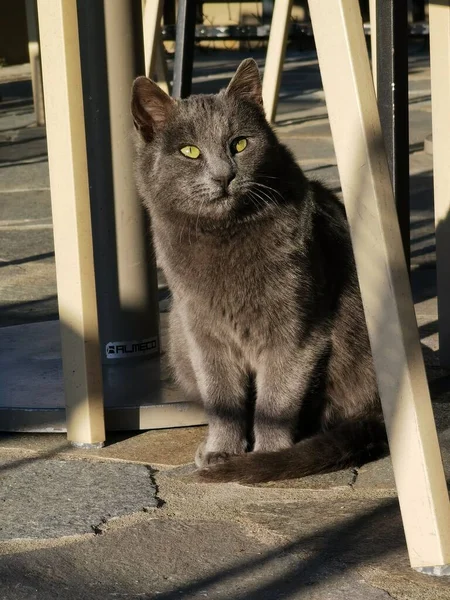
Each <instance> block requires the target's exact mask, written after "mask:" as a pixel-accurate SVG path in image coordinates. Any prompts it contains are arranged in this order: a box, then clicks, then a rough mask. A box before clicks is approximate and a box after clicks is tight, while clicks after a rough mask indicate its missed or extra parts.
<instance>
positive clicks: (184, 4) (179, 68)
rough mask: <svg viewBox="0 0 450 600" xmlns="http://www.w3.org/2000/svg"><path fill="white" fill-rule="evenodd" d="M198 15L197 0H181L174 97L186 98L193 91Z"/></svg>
mask: <svg viewBox="0 0 450 600" xmlns="http://www.w3.org/2000/svg"><path fill="white" fill-rule="evenodd" d="M196 15H197V3H196V1H195V0H179V2H178V15H177V34H176V46H175V63H174V67H173V88H172V96H173V97H174V98H186V97H187V96H189V95H190V93H191V89H192V70H193V66H194V43H195V21H196Z"/></svg>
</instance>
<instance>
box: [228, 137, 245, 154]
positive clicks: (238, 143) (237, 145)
mask: <svg viewBox="0 0 450 600" xmlns="http://www.w3.org/2000/svg"><path fill="white" fill-rule="evenodd" d="M246 148H247V139H246V138H237V139H236V140H234V141H233V142H232V144H231V149H232V151H233V152H235V153H236V154H237V153H238V152H242V151H243V150H245V149H246Z"/></svg>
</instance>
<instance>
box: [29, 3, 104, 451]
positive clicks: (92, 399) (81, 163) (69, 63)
mask: <svg viewBox="0 0 450 600" xmlns="http://www.w3.org/2000/svg"><path fill="white" fill-rule="evenodd" d="M38 14H39V29H40V40H41V55H42V71H43V82H44V98H45V107H46V121H47V122H46V125H47V143H48V157H49V168H50V188H51V198H52V215H53V229H54V240H55V257H56V279H57V285H58V305H59V317H60V323H61V342H62V359H63V370H64V389H65V398H66V418H67V437H68V439H69V440H70V441H71V442H73V443H74V444H80V445H101V444H103V442H104V440H105V427H104V420H103V392H102V370H101V363H100V349H99V337H98V323H97V302H96V296H95V279H94V260H93V250H92V232H91V213H90V205H89V186H88V175H87V162H86V141H85V133H84V131H85V130H84V115H83V97H82V85H81V70H80V52H79V43H78V19H77V3H76V0H58V1H57V2H55V0H38Z"/></svg>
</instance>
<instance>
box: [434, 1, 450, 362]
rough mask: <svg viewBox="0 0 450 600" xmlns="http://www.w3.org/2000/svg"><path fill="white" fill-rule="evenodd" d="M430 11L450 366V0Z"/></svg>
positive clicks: (442, 344)
mask: <svg viewBox="0 0 450 600" xmlns="http://www.w3.org/2000/svg"><path fill="white" fill-rule="evenodd" d="M429 11H430V58H431V103H432V109H433V110H432V118H433V167H434V219H435V223H436V270H437V289H438V315H439V320H438V324H439V358H440V362H441V365H442V366H443V367H450V109H449V107H450V0H441V1H440V2H439V4H438V3H436V2H430V6H429Z"/></svg>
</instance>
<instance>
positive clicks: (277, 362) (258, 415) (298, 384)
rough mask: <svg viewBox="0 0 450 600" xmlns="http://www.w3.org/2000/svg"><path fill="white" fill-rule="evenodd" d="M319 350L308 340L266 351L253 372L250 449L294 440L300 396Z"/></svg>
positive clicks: (284, 445)
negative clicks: (300, 344) (303, 345)
mask: <svg viewBox="0 0 450 600" xmlns="http://www.w3.org/2000/svg"><path fill="white" fill-rule="evenodd" d="M321 353H322V351H321V349H320V348H319V347H315V346H314V345H313V344H309V345H308V347H307V348H303V349H301V350H299V349H298V348H295V347H289V346H284V347H278V348H274V349H273V350H270V351H266V352H265V353H264V354H263V355H262V356H261V357H260V361H259V365H258V369H257V373H256V393H257V396H256V406H255V417H254V437H255V444H254V450H255V451H257V452H259V451H261V452H275V451H277V450H281V449H283V448H289V447H290V446H292V445H293V443H294V441H295V439H294V438H295V433H296V429H297V425H298V416H299V412H300V409H301V406H302V402H303V399H304V397H305V395H306V393H307V391H308V389H309V386H310V383H311V378H312V376H313V373H314V371H315V369H316V366H317V364H318V361H319V359H320V355H321Z"/></svg>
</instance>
